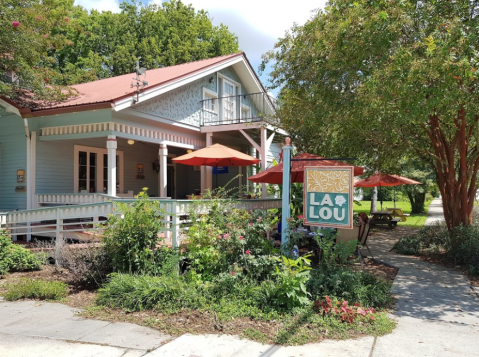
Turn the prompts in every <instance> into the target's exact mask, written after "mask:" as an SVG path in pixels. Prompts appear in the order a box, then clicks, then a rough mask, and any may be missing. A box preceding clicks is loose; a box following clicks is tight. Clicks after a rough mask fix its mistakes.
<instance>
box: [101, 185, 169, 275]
mask: <svg viewBox="0 0 479 357" xmlns="http://www.w3.org/2000/svg"><path fill="white" fill-rule="evenodd" d="M137 198H138V199H137V200H136V201H135V202H134V203H133V204H132V205H129V204H124V203H117V204H116V207H115V211H114V212H113V214H111V215H110V216H109V217H108V221H107V222H106V227H105V231H104V237H103V241H104V243H105V247H106V250H107V252H108V253H109V254H110V256H111V259H112V265H113V268H114V270H115V271H117V272H128V273H149V274H156V273H157V269H158V261H159V256H161V252H159V250H158V249H157V246H158V244H159V243H160V242H161V241H163V240H164V238H161V237H159V235H158V234H159V233H160V232H162V231H164V224H165V223H164V222H162V221H164V219H165V212H163V211H162V210H161V209H160V208H159V202H158V201H154V200H149V199H148V195H147V194H146V188H145V189H144V190H143V192H141V193H140V194H139V195H138V196H137Z"/></svg>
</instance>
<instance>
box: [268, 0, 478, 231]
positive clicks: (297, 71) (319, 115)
mask: <svg viewBox="0 0 479 357" xmlns="http://www.w3.org/2000/svg"><path fill="white" fill-rule="evenodd" d="M477 15H478V6H477V2H476V1H470V0H457V1H422V0H421V1H413V0H409V1H408V0H391V1H379V0H377V1H375V0H358V1H354V2H353V1H347V0H332V1H331V2H330V5H329V7H327V8H326V10H325V11H324V12H318V13H317V14H316V15H315V16H314V17H312V18H311V19H310V20H309V21H308V22H307V23H306V24H305V25H304V26H300V27H298V26H296V27H293V28H292V29H291V31H290V32H289V33H288V34H286V36H285V37H284V38H282V39H280V40H279V41H278V43H277V44H276V46H275V49H274V50H273V51H270V52H269V53H267V54H266V55H265V56H264V60H265V61H264V63H267V62H268V61H272V62H273V71H272V73H271V85H272V86H273V87H279V88H281V91H280V100H281V108H280V109H279V113H278V114H279V116H280V118H281V120H282V123H283V125H284V127H285V129H286V130H288V131H289V132H290V133H291V134H292V136H293V138H294V139H295V142H296V144H297V145H298V146H299V147H300V149H302V150H308V151H310V152H313V153H317V154H320V155H323V156H324V155H329V154H336V155H337V154H346V155H354V154H356V156H358V157H359V158H360V159H361V160H363V162H364V163H367V164H368V167H369V168H370V169H371V170H375V169H378V168H381V169H382V171H389V170H390V171H393V170H397V169H398V166H399V164H398V163H399V161H400V159H401V158H403V157H410V158H418V159H420V160H421V161H422V162H424V163H426V164H428V165H429V166H430V167H431V168H432V169H433V171H434V173H435V179H436V181H437V184H438V186H439V190H440V192H441V195H442V199H443V207H444V216H445V220H446V223H447V225H448V227H449V228H452V227H455V226H458V225H460V224H464V225H468V224H470V223H471V218H472V208H473V204H474V196H475V193H476V177H477V172H478V169H479V150H478V149H479V148H478V145H479V141H478V127H477V123H478V118H479V117H478V114H479V110H478V109H479V100H478V88H477V81H478V75H477V72H476V68H477V65H478V63H477V62H478V60H479V56H478V53H479V41H478V40H479V38H478V36H479V17H478V16H477ZM311 133H315V135H311ZM358 153H359V154H358Z"/></svg>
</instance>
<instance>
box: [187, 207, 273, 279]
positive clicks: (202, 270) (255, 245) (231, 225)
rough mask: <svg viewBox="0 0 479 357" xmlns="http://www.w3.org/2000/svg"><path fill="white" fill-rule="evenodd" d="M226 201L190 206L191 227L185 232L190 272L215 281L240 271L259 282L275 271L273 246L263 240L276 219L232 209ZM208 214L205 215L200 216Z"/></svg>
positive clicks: (264, 213)
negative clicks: (219, 276) (223, 275)
mask: <svg viewBox="0 0 479 357" xmlns="http://www.w3.org/2000/svg"><path fill="white" fill-rule="evenodd" d="M230 203H231V202H230V201H229V200H224V199H218V198H213V199H211V200H210V201H198V202H195V203H194V204H193V207H192V208H191V211H190V215H191V221H192V222H193V224H192V225H191V227H190V228H189V229H188V231H187V232H186V234H187V238H188V246H187V250H186V253H185V258H186V260H187V261H188V263H189V269H191V270H195V272H196V273H198V274H200V275H201V276H202V279H203V280H208V281H211V280H214V278H215V277H216V276H217V275H218V274H220V273H229V272H231V271H233V270H235V271H242V272H243V273H244V274H246V275H248V276H249V277H250V278H252V279H255V280H258V281H261V280H264V279H267V278H269V277H270V275H271V273H272V272H274V268H275V266H276V261H275V259H273V257H272V256H271V253H272V252H273V247H272V244H271V242H270V241H268V240H267V239H265V232H266V230H269V229H270V228H271V224H272V222H273V221H274V219H275V217H268V215H267V212H265V211H263V210H255V211H254V212H253V213H248V212H246V211H245V210H243V209H232V208H231V205H230ZM205 211H208V214H200V213H202V212H203V213H204V212H205Z"/></svg>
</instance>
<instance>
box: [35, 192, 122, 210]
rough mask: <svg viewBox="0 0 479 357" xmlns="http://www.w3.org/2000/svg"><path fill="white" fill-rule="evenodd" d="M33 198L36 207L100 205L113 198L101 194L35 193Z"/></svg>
mask: <svg viewBox="0 0 479 357" xmlns="http://www.w3.org/2000/svg"><path fill="white" fill-rule="evenodd" d="M35 196H36V203H37V207H38V205H43V204H62V205H63V204H66V205H81V204H89V203H101V202H107V201H110V200H111V199H112V198H113V197H110V196H108V195H104V194H101V193H37V194H36V195H35Z"/></svg>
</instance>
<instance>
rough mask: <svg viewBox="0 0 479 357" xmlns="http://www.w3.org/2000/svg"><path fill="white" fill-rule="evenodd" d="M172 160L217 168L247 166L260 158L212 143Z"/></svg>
mask: <svg viewBox="0 0 479 357" xmlns="http://www.w3.org/2000/svg"><path fill="white" fill-rule="evenodd" d="M173 161H174V162H176V163H178V164H183V165H190V166H214V167H216V168H218V166H249V165H254V164H257V163H258V162H259V161H260V160H259V159H256V158H254V157H253V156H249V155H246V154H243V153H242V152H240V151H238V150H235V149H231V148H229V147H227V146H224V145H221V144H214V145H210V146H207V147H205V148H202V149H199V150H196V151H193V152H190V153H189V154H186V155H183V156H179V157H175V158H174V159H173ZM216 186H217V187H218V169H216Z"/></svg>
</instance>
